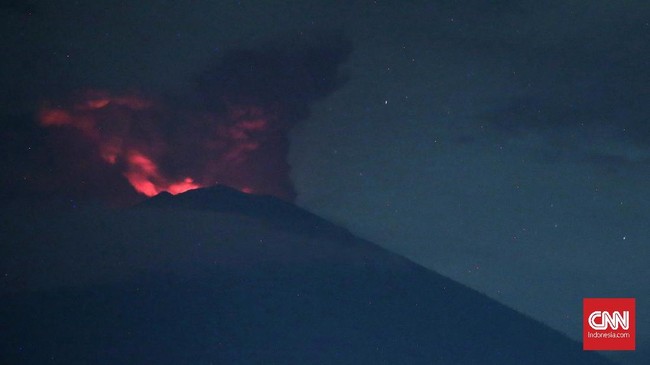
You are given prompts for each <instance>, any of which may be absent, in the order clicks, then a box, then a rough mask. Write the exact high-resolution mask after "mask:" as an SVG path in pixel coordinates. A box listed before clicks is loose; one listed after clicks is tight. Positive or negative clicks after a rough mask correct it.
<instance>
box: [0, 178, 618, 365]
mask: <svg viewBox="0 0 650 365" xmlns="http://www.w3.org/2000/svg"><path fill="white" fill-rule="evenodd" d="M238 194H239V193H235V192H233V191H230V190H223V189H221V188H219V189H202V190H197V191H193V192H188V193H185V194H181V195H178V196H175V197H172V196H164V195H163V196H162V197H157V198H154V199H152V200H149V201H148V202H146V203H145V204H142V205H140V206H138V207H136V208H135V209H131V210H127V211H122V212H101V211H92V212H90V211H86V212H81V213H79V214H77V213H73V214H68V215H66V214H58V215H56V216H53V217H48V218H47V219H44V218H43V217H40V216H34V215H33V214H31V213H29V212H28V213H23V214H16V212H12V213H11V214H3V216H2V218H3V220H2V222H3V223H2V224H3V226H2V232H3V233H2V235H3V237H2V241H3V242H10V243H11V245H10V246H11V247H8V248H4V251H3V253H5V255H3V257H2V259H0V268H1V269H2V270H3V271H2V272H4V273H6V275H5V277H4V278H3V279H2V282H1V283H2V286H0V295H2V298H3V300H2V302H1V304H0V321H1V322H0V326H1V327H2V328H3V331H1V333H0V363H3V364H50V363H51V364H90V363H92V364H149V363H157V364H479V363H480V364H609V362H608V361H606V360H605V359H603V358H602V357H600V356H598V355H597V354H594V353H588V352H583V351H582V350H581V346H580V344H579V343H576V342H573V341H570V340H569V339H567V338H565V337H563V336H562V335H560V334H559V333H558V332H556V331H553V330H551V329H550V328H548V327H546V326H544V325H542V324H540V323H538V322H536V321H533V320H532V319H530V318H528V317H525V316H523V315H521V314H519V313H517V312H515V311H513V310H511V309H509V308H507V307H505V306H503V305H501V304H499V303H497V302H495V301H493V300H491V299H489V298H487V297H485V296H484V295H482V294H479V293H477V292H475V291H473V290H471V289H469V288H467V287H465V286H463V285H460V284H458V283H456V282H453V281H451V280H449V279H448V278H445V277H443V276H441V275H438V274H436V273H434V272H431V271H428V270H426V269H424V268H422V267H420V266H418V265H415V264H413V263H411V262H410V261H408V260H406V259H403V258H401V257H399V256H396V255H394V254H391V253H389V252H387V251H385V250H383V249H381V248H379V247H378V246H376V245H374V244H372V243H369V242H366V241H363V240H361V239H357V238H354V237H353V236H351V235H349V233H347V231H345V230H344V229H342V228H339V227H336V226H335V225H333V224H331V223H328V222H326V221H324V220H322V219H320V218H318V217H316V216H313V215H311V214H310V213H308V212H305V211H303V210H301V209H299V208H296V207H293V206H291V205H290V204H288V203H284V202H281V201H279V200H275V199H273V198H269V197H257V196H247V195H246V196H245V195H238ZM228 199H231V200H228ZM237 199H239V200H237ZM278 217H281V219H280V218H278Z"/></svg>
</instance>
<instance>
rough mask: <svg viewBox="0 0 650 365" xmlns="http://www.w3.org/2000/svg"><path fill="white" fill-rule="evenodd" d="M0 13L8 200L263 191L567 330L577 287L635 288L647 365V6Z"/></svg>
mask: <svg viewBox="0 0 650 365" xmlns="http://www.w3.org/2000/svg"><path fill="white" fill-rule="evenodd" d="M0 16H1V17H2V23H1V24H2V25H1V26H2V27H3V29H2V34H3V36H2V42H0V43H2V52H1V54H2V56H0V57H2V68H1V69H0V82H1V83H2V88H1V89H0V90H1V91H0V117H1V118H2V119H1V123H2V124H1V125H0V136H1V138H2V144H1V147H0V148H2V154H1V155H0V164H1V166H2V167H1V169H0V171H1V174H0V179H1V187H0V199H2V201H3V202H5V203H6V202H16V201H21V202H22V201H28V202H30V204H32V203H34V202H35V201H38V202H48V204H50V202H52V203H51V204H55V203H53V202H55V201H56V202H58V203H56V204H61V203H60V202H63V203H62V205H63V206H64V207H65V208H73V207H75V206H77V205H78V204H84V202H91V201H92V202H94V203H96V202H100V203H101V204H106V205H108V206H125V205H129V204H133V203H136V202H139V201H141V200H142V199H143V198H145V197H146V196H151V195H155V194H156V193H158V192H160V191H163V190H171V191H172V192H180V191H183V190H186V189H189V188H194V187H199V186H209V185H213V184H215V183H223V184H227V185H231V186H233V187H235V188H237V189H240V190H243V191H246V192H253V193H261V194H272V195H275V196H278V197H280V198H283V199H285V200H288V201H294V202H295V203H297V204H298V205H300V206H302V207H305V208H307V209H308V210H310V211H312V212H314V213H317V214H319V215H321V216H323V217H325V218H327V219H330V220H332V221H334V222H336V223H339V224H341V225H343V226H346V227H348V228H350V229H351V230H352V231H353V232H354V233H356V234H358V235H360V236H361V237H364V238H367V239H370V240H372V241H374V242H377V243H378V244H380V245H382V246H384V247H386V248H388V249H390V250H392V251H394V252H397V253H399V254H402V255H405V256H406V257H408V258H410V259H412V260H413V261H415V262H417V263H420V264H422V265H424V266H426V267H428V268H431V269H433V270H436V271H438V272H440V273H442V274H444V275H448V276H449V277H451V278H453V279H455V280H458V281H460V282H462V283H464V284H467V285H469V286H471V287H473V288H475V289H478V290H479V291H481V292H484V293H486V294H487V295H489V296H491V297H493V298H495V299H497V300H499V301H501V302H503V303H505V304H507V305H510V306H512V307H513V308H515V309H518V310H520V311H522V312H524V313H526V314H528V315H530V316H532V317H534V318H536V319H539V320H541V321H543V322H545V323H547V324H548V325H550V326H552V327H554V328H556V329H559V330H561V331H563V332H564V333H566V334H568V335H569V336H571V337H573V338H575V339H580V335H581V328H582V327H581V326H582V321H581V303H582V298H583V297H599V296H604V297H615V296H620V297H636V298H637V303H638V304H637V307H638V312H639V313H640V314H641V315H639V317H638V320H637V321H638V324H637V327H638V330H637V343H638V345H637V348H638V351H637V354H636V356H637V357H639V358H641V356H646V359H647V357H650V353H649V351H650V319H649V318H650V317H648V316H644V315H643V313H648V312H649V311H650V307H649V306H648V305H647V303H648V300H650V286H648V285H647V282H648V279H647V278H648V277H650V265H649V263H650V245H649V244H650V224H648V223H649V222H650V190H649V189H648V184H649V182H650V124H649V123H648V122H649V120H648V118H649V115H650V92H648V86H647V85H648V83H649V82H650V71H649V70H650V65H649V61H650V36H649V35H650V5H648V3H647V1H644V0H640V1H604V0H603V1H601V0H593V1H567V0H564V1H556V0H549V1H492V2H487V1H481V0H468V1H451V0H449V1H421V2H420V1H410V2H377V1H375V2H373V1H360V2H351V3H348V4H343V3H338V4H336V3H335V2H325V1H309V2H307V1H303V2H300V1H296V2H280V1H221V2H215V1H207V0H206V1H140V2H127V1H92V2H90V1H88V2H82V1H32V2H31V3H26V2H22V1H9V2H3V5H2V8H0ZM616 355H618V356H619V357H620V356H632V355H630V354H615V355H614V356H616ZM620 358H622V359H625V357H620Z"/></svg>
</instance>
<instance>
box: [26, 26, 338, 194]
mask: <svg viewBox="0 0 650 365" xmlns="http://www.w3.org/2000/svg"><path fill="white" fill-rule="evenodd" d="M350 52H351V46H350V44H349V42H347V41H345V40H344V39H342V38H341V37H338V36H316V37H310V38H307V39H305V38H302V39H300V40H298V41H295V42H289V44H285V45H283V46H268V47H264V48H261V49H255V50H231V51H228V52H226V53H225V54H224V55H223V57H221V58H220V59H218V60H217V61H216V62H214V63H213V64H212V65H211V66H210V67H209V68H208V69H206V70H205V71H204V72H202V73H200V74H199V75H198V77H197V78H196V90H195V92H194V93H193V94H191V95H188V96H183V97H181V98H178V99H174V100H172V99H171V98H169V97H166V98H165V97H160V96H152V95H143V94H142V93H137V92H115V91H106V90H97V89H93V88H88V89H86V90H83V91H80V92H77V93H75V94H74V95H70V96H69V97H67V98H63V99H56V100H47V101H45V102H43V103H42V105H41V107H40V109H39V112H38V121H39V123H40V125H41V126H43V127H47V128H73V129H74V130H76V131H77V132H78V133H77V134H76V135H77V136H79V138H83V139H84V141H83V142H84V143H88V142H90V143H91V144H92V145H93V146H94V149H95V152H96V153H97V155H98V156H99V157H100V159H97V160H98V161H102V163H104V164H106V165H107V166H112V167H114V168H117V170H118V171H120V173H121V175H122V176H123V178H124V179H126V180H127V181H128V183H129V184H130V185H131V186H132V188H133V189H134V190H135V191H137V192H138V193H140V194H142V195H145V196H154V195H156V194H158V193H160V192H162V191H168V192H170V193H172V194H177V193H181V192H184V191H186V190H190V189H195V188H198V187H203V186H210V185H215V184H225V185H228V186H231V187H234V188H237V189H239V190H241V191H243V192H248V193H257V194H270V195H275V196H277V197H281V198H283V199H286V200H293V199H294V197H295V192H294V189H293V186H292V183H291V181H290V178H289V170H290V166H289V164H288V163H287V154H288V150H289V141H288V137H287V134H288V131H289V130H290V129H291V128H292V127H293V126H294V125H296V124H297V123H299V122H300V121H301V120H304V119H306V118H307V117H308V116H309V108H310V105H311V103H313V102H314V101H316V100H318V99H319V98H323V97H326V96H327V95H329V94H330V93H332V92H333V91H335V90H336V89H338V88H339V87H340V86H342V85H343V83H344V82H345V79H344V78H343V77H342V76H341V75H340V73H339V66H340V65H341V64H342V63H343V62H344V61H345V59H346V58H347V56H348V55H349V53H350ZM72 143H74V141H72ZM78 158H80V159H83V158H85V156H78Z"/></svg>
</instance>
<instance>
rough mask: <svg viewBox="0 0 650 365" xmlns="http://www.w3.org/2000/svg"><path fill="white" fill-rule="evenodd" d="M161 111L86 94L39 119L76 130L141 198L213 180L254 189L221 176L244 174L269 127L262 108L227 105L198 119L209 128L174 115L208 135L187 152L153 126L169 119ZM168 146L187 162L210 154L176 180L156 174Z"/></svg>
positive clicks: (130, 98) (144, 103) (132, 100)
mask: <svg viewBox="0 0 650 365" xmlns="http://www.w3.org/2000/svg"><path fill="white" fill-rule="evenodd" d="M166 112H167V110H165V108H164V107H161V106H159V105H157V104H156V103H154V102H152V101H149V100H146V99H143V98H141V97H139V96H134V95H121V96H112V95H110V94H109V93H106V92H100V91H91V92H86V93H85V94H84V95H83V96H82V97H81V99H80V100H77V101H76V102H73V103H69V105H67V106H66V107H62V106H61V104H57V106H47V105H46V106H44V107H42V108H41V110H40V113H39V121H40V123H41V125H43V126H46V127H61V126H69V127H72V128H75V129H77V130H79V131H80V132H81V135H82V136H84V137H85V138H87V139H89V140H90V141H92V142H93V144H94V145H96V146H97V152H98V153H99V155H100V156H101V158H102V159H103V160H104V161H105V162H106V163H107V164H110V165H119V166H120V167H121V170H122V171H123V172H122V173H123V175H124V177H125V178H126V179H127V180H128V182H129V183H130V184H131V186H133V188H134V189H135V190H136V191H137V192H138V193H141V194H144V195H146V196H154V195H156V194H158V193H160V192H162V191H167V192H169V193H172V194H178V193H182V192H185V191H187V190H191V189H196V188H200V187H202V186H206V185H212V184H214V183H216V182H219V181H225V182H226V183H227V184H229V185H232V186H234V187H236V188H239V189H240V190H241V191H243V192H246V193H252V192H255V191H257V190H256V189H254V188H252V187H251V186H250V185H254V181H244V179H243V177H242V178H237V176H225V174H224V173H225V172H226V171H227V172H228V174H231V175H232V174H235V175H236V174H237V173H240V174H241V176H245V175H246V174H245V171H244V170H245V169H246V168H247V166H246V164H247V163H249V162H250V161H249V157H251V154H252V153H254V152H255V151H257V150H258V149H260V147H261V144H262V143H263V142H264V139H265V138H264V135H265V133H266V132H268V131H269V130H270V129H271V127H270V126H269V117H268V116H267V115H265V111H264V110H263V109H262V108H260V107H245V106H231V107H229V108H228V112H227V113H226V115H225V116H219V115H216V114H209V115H207V116H206V115H204V116H203V118H204V119H207V120H208V122H210V121H212V122H213V124H214V125H213V126H210V125H209V124H208V125H206V123H202V122H199V123H192V118H197V116H196V115H193V114H192V113H185V115H180V117H182V118H184V119H186V120H188V121H189V124H194V125H195V126H196V127H199V129H201V127H206V126H207V128H205V129H207V131H211V132H212V133H210V134H203V133H197V139H196V140H194V141H190V142H193V143H194V145H193V146H192V147H190V151H188V150H187V148H183V147H187V143H180V148H178V147H179V146H174V144H175V143H178V142H183V141H179V140H175V138H174V136H169V137H167V138H164V137H163V136H162V134H163V133H162V131H161V130H159V128H157V124H158V123H164V122H166V121H167V120H168V119H169V117H167V116H166V115H165V113H166ZM197 119H201V118H197ZM271 119H273V118H271ZM197 132H201V131H198V130H197ZM204 132H205V131H204ZM185 142H187V141H185ZM174 147H176V148H174ZM172 148H174V153H180V154H187V153H188V152H191V153H193V154H194V156H189V159H198V158H204V157H206V156H203V154H204V153H206V152H208V153H210V154H211V155H210V156H207V157H208V159H207V160H208V162H207V163H206V164H204V168H203V169H202V171H201V173H199V174H196V172H194V174H192V173H188V174H186V175H185V176H177V175H179V173H176V174H174V173H170V172H162V171H161V167H160V164H161V162H159V161H163V162H164V160H165V159H170V160H173V159H174V156H173V154H172V151H171V149H172ZM179 150H180V152H179ZM180 157H182V159H185V158H188V156H180ZM218 169H222V170H223V171H218ZM222 172H223V173H222ZM260 190H262V191H263V190H264V189H263V188H261V189H260ZM278 195H279V194H278Z"/></svg>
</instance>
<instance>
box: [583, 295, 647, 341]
mask: <svg viewBox="0 0 650 365" xmlns="http://www.w3.org/2000/svg"><path fill="white" fill-rule="evenodd" d="M635 307H636V302H635V299H634V298H584V299H583V300H582V349H583V350H599V351H600V350H605V351H608V350H635V349H636V337H635V330H636V326H635V320H636V314H635Z"/></svg>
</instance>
